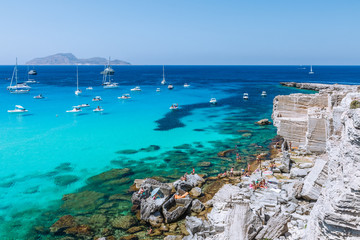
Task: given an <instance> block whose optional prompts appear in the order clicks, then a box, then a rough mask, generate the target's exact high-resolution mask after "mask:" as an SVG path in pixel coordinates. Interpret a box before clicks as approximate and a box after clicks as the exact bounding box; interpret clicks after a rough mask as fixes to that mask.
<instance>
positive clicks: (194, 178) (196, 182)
mask: <svg viewBox="0 0 360 240" xmlns="http://www.w3.org/2000/svg"><path fill="white" fill-rule="evenodd" d="M204 182H205V180H204V179H203V178H202V177H200V176H199V175H198V174H194V175H192V174H188V175H186V180H185V181H183V180H178V181H176V182H174V187H175V189H176V190H178V189H181V190H183V191H185V192H188V191H190V190H191V189H192V188H193V187H201V185H202V184H203V183H204Z"/></svg>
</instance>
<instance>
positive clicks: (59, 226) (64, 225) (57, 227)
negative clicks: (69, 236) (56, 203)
mask: <svg viewBox="0 0 360 240" xmlns="http://www.w3.org/2000/svg"><path fill="white" fill-rule="evenodd" d="M76 226H78V224H77V223H76V221H75V219H74V217H73V216H71V215H65V216H62V217H61V218H60V219H59V220H57V221H56V222H55V223H54V224H53V225H51V227H50V232H51V233H54V234H59V233H61V232H63V231H64V230H66V229H68V228H72V227H76Z"/></svg>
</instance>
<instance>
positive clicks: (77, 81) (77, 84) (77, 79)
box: [76, 64, 79, 90]
mask: <svg viewBox="0 0 360 240" xmlns="http://www.w3.org/2000/svg"><path fill="white" fill-rule="evenodd" d="M76 87H77V88H76V90H79V65H77V64H76Z"/></svg>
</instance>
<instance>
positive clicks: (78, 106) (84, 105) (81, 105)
mask: <svg viewBox="0 0 360 240" xmlns="http://www.w3.org/2000/svg"><path fill="white" fill-rule="evenodd" d="M84 107H90V105H89V104H87V103H84V104H79V105H77V106H74V108H84Z"/></svg>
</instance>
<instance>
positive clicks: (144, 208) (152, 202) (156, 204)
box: [140, 197, 168, 221]
mask: <svg viewBox="0 0 360 240" xmlns="http://www.w3.org/2000/svg"><path fill="white" fill-rule="evenodd" d="M167 199H168V197H166V198H165V197H164V198H157V199H153V198H152V197H149V198H147V199H142V200H141V204H140V217H141V219H142V220H145V221H148V220H149V217H150V215H151V214H153V213H155V212H156V211H159V210H160V209H161V207H162V205H163V204H164V203H165V202H166V200H167Z"/></svg>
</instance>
